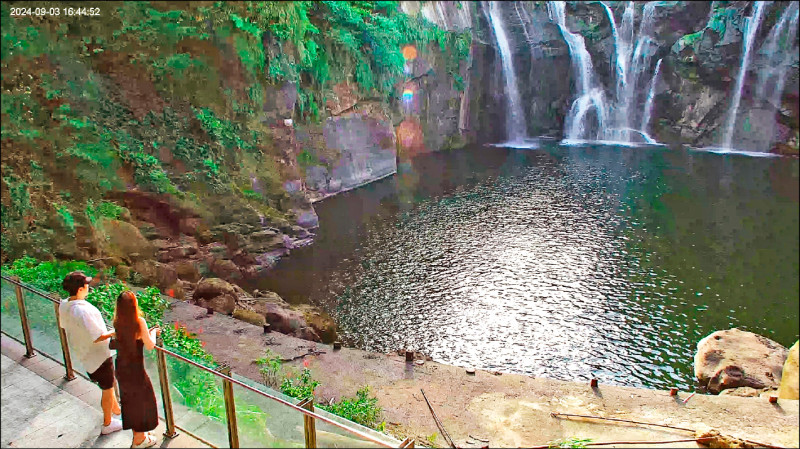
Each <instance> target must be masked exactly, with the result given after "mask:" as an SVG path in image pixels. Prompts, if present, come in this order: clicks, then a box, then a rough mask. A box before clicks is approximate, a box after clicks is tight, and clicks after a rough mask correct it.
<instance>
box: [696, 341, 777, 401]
mask: <svg viewBox="0 0 800 449" xmlns="http://www.w3.org/2000/svg"><path fill="white" fill-rule="evenodd" d="M786 356H787V350H786V348H784V347H783V346H781V345H780V344H778V343H776V342H774V341H772V340H770V339H768V338H766V337H763V336H761V335H758V334H754V333H752V332H746V331H742V330H739V329H736V328H734V329H728V330H724V331H717V332H714V333H713V334H711V335H709V336H707V337H705V338H704V339H702V340H700V342H699V343H698V344H697V353H696V354H695V357H694V373H695V377H696V378H697V381H698V382H699V383H700V384H701V385H702V386H703V387H704V388H705V389H706V390H707V391H708V392H710V393H714V394H718V393H719V392H720V391H722V390H725V389H728V388H738V387H751V388H754V389H764V388H775V387H778V385H779V383H780V381H781V372H782V371H783V364H784V361H785V360H786Z"/></svg>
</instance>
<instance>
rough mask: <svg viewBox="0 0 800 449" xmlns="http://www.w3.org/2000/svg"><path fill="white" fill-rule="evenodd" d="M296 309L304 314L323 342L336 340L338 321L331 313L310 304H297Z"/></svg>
mask: <svg viewBox="0 0 800 449" xmlns="http://www.w3.org/2000/svg"><path fill="white" fill-rule="evenodd" d="M296 310H297V311H299V312H300V313H302V314H303V318H305V320H306V322H307V323H308V325H309V326H310V327H311V328H312V329H314V332H316V333H317V335H319V337H320V339H321V340H322V342H323V343H333V342H334V341H336V337H337V333H336V323H335V322H334V321H333V318H331V316H330V315H328V314H327V313H325V312H323V311H321V310H319V309H318V308H316V307H314V306H311V305H308V304H303V305H300V306H297V307H296Z"/></svg>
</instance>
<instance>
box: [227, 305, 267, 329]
mask: <svg viewBox="0 0 800 449" xmlns="http://www.w3.org/2000/svg"><path fill="white" fill-rule="evenodd" d="M233 317H234V318H236V319H237V320H242V321H245V322H248V323H250V324H254V325H256V326H264V325H265V324H267V320H266V318H264V315H262V314H260V313H258V312H254V311H252V310H247V309H235V310H234V311H233Z"/></svg>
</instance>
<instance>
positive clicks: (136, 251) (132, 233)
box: [102, 218, 155, 259]
mask: <svg viewBox="0 0 800 449" xmlns="http://www.w3.org/2000/svg"><path fill="white" fill-rule="evenodd" d="M102 226H103V231H104V232H105V234H106V242H105V248H104V249H105V252H106V254H108V255H109V256H116V257H121V258H123V259H127V258H129V259H136V258H139V259H148V258H150V257H152V256H153V254H154V250H155V248H154V247H153V245H152V244H151V243H150V241H149V240H147V239H146V238H145V237H144V236H143V235H142V233H141V232H140V231H139V228H137V227H136V226H134V225H132V224H130V223H127V222H124V221H119V220H111V219H108V218H104V219H103V225H102Z"/></svg>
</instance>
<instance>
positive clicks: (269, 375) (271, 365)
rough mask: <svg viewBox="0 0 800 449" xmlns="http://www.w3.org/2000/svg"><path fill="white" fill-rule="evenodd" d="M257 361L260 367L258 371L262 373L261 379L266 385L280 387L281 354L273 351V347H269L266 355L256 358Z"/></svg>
mask: <svg viewBox="0 0 800 449" xmlns="http://www.w3.org/2000/svg"><path fill="white" fill-rule="evenodd" d="M255 362H256V365H258V366H259V367H260V368H259V370H258V371H259V373H261V379H262V380H263V381H264V385H266V386H268V387H270V388H274V389H278V388H280V386H281V380H280V371H281V358H280V356H279V355H277V354H275V353H274V352H272V350H271V349H267V352H266V354H265V355H264V357H261V358H259V359H256V360H255Z"/></svg>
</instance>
